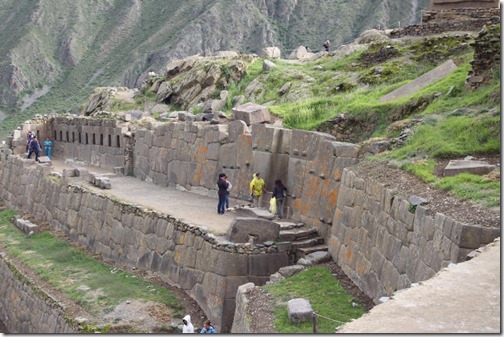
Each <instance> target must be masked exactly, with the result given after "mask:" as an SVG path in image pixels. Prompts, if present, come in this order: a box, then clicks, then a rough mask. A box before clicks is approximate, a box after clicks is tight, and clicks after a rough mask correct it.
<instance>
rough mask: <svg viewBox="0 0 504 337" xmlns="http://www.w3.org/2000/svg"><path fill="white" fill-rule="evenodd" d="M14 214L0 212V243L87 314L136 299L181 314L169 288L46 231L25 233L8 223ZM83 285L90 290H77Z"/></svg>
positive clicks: (100, 313)
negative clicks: (88, 252) (105, 260)
mask: <svg viewBox="0 0 504 337" xmlns="http://www.w3.org/2000/svg"><path fill="white" fill-rule="evenodd" d="M14 215H15V212H14V211H12V210H5V211H1V212H0V244H1V245H3V246H4V247H5V249H6V251H7V252H8V253H9V255H11V256H13V257H15V258H17V259H19V260H21V261H22V262H24V263H25V264H26V265H27V266H29V267H30V268H31V269H33V270H34V271H35V272H36V273H37V274H38V275H40V277H41V278H42V279H43V280H44V281H46V282H48V283H49V284H51V285H53V286H54V287H56V288H57V289H59V290H60V291H62V292H63V293H65V294H66V295H67V296H68V297H69V298H70V299H72V300H73V301H74V302H75V303H77V304H79V305H81V306H82V307H83V308H84V309H86V310H87V311H88V312H89V313H91V314H94V315H102V314H103V313H106V312H110V311H112V310H113V308H114V307H115V306H116V305H118V304H119V303H120V302H123V301H126V300H132V299H138V300H143V301H154V302H158V303H162V304H165V305H166V306H167V307H169V308H172V309H173V311H174V313H173V316H175V317H182V314H183V312H182V305H181V304H180V302H179V301H178V299H177V298H176V297H175V295H174V294H173V293H172V292H171V291H170V290H169V289H167V288H164V287H160V286H157V285H155V284H152V283H150V282H147V281H145V280H143V279H141V278H138V277H136V276H135V275H133V274H130V273H128V272H125V271H123V270H121V269H119V268H115V267H111V266H109V265H106V264H103V263H101V262H98V261H96V260H94V259H93V258H91V257H90V256H88V255H86V254H85V253H83V252H82V251H80V250H78V249H76V248H74V247H72V246H71V245H69V244H68V243H67V242H65V241H63V240H61V239H58V238H56V237H54V236H53V235H52V234H50V233H48V232H42V233H39V234H34V235H32V236H27V235H25V234H24V233H22V232H21V231H20V230H19V229H17V228H16V227H15V226H14V225H13V224H12V223H11V222H10V219H11V218H12V217H13V216H14ZM83 285H85V286H88V287H89V288H90V290H89V291H81V290H78V289H77V288H79V287H80V286H83ZM93 292H94V293H95V294H96V296H92V294H93Z"/></svg>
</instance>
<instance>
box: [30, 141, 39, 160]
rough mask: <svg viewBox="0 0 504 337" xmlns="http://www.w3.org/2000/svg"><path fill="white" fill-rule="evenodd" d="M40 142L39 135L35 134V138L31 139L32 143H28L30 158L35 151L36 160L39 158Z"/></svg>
mask: <svg viewBox="0 0 504 337" xmlns="http://www.w3.org/2000/svg"><path fill="white" fill-rule="evenodd" d="M40 151H41V148H40V144H39V142H38V140H37V136H33V138H32V139H31V140H30V143H29V144H28V159H30V157H31V155H32V153H35V160H36V161H38V160H39V156H40Z"/></svg>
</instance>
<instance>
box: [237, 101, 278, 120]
mask: <svg viewBox="0 0 504 337" xmlns="http://www.w3.org/2000/svg"><path fill="white" fill-rule="evenodd" d="M233 119H234V120H242V121H244V122H245V123H246V124H247V125H251V124H260V123H269V122H271V115H270V112H269V109H268V107H266V106H264V105H259V104H254V103H246V104H243V105H239V106H237V107H235V108H233Z"/></svg>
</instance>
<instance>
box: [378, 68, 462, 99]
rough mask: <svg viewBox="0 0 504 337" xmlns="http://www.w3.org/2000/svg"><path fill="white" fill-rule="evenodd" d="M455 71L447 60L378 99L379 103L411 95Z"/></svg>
mask: <svg viewBox="0 0 504 337" xmlns="http://www.w3.org/2000/svg"><path fill="white" fill-rule="evenodd" d="M456 69H457V65H456V64H455V63H454V62H453V61H452V60H448V61H446V62H444V63H443V64H441V65H440V66H437V67H436V68H434V69H432V70H431V71H429V72H427V73H425V74H423V75H422V76H420V77H418V78H417V79H415V80H413V81H411V82H410V83H408V84H406V85H404V86H402V87H400V88H398V89H396V90H394V91H392V92H391V93H389V94H387V95H385V96H383V97H382V98H380V99H379V102H388V101H392V100H395V99H398V98H400V97H404V96H408V95H411V94H413V93H414V92H416V91H418V90H420V89H422V88H424V87H426V86H427V85H429V84H431V83H434V82H436V81H438V80H440V79H442V78H444V77H446V76H448V75H449V74H451V73H452V72H454V71H455V70H456Z"/></svg>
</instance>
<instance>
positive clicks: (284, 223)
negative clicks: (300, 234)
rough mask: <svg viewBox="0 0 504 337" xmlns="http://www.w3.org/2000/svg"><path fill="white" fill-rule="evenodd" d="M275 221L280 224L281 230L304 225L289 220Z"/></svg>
mask: <svg viewBox="0 0 504 337" xmlns="http://www.w3.org/2000/svg"><path fill="white" fill-rule="evenodd" d="M275 223H277V224H279V225H280V230H281V231H284V230H290V229H296V228H301V227H303V226H304V224H303V223H294V222H289V221H275Z"/></svg>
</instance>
